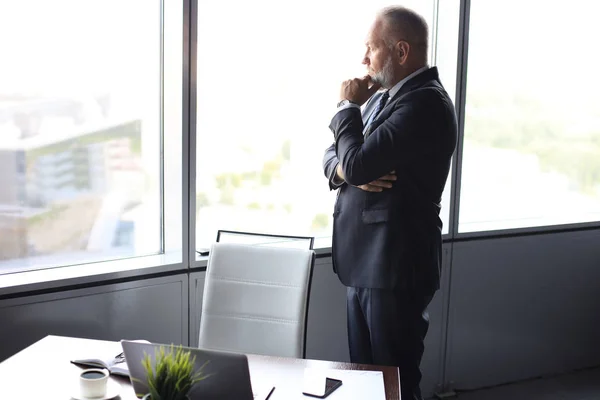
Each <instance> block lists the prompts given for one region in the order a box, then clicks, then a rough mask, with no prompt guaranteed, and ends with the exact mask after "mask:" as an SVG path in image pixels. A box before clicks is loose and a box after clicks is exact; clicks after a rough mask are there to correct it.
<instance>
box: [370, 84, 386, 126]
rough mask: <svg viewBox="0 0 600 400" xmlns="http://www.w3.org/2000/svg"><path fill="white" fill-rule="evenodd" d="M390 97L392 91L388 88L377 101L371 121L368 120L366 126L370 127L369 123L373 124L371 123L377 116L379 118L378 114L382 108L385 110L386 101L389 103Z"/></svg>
mask: <svg viewBox="0 0 600 400" xmlns="http://www.w3.org/2000/svg"><path fill="white" fill-rule="evenodd" d="M389 98H390V93H389V91H388V90H386V91H385V92H383V94H382V95H381V97H380V98H379V102H378V103H377V106H376V107H375V109H374V110H373V113H371V116H370V117H369V121H368V122H367V125H366V127H365V128H368V127H369V125H371V123H372V122H373V121H374V120H375V118H377V116H378V115H379V113H380V112H381V110H383V107H384V106H385V103H387V101H388V99H389Z"/></svg>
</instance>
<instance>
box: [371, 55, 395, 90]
mask: <svg viewBox="0 0 600 400" xmlns="http://www.w3.org/2000/svg"><path fill="white" fill-rule="evenodd" d="M393 79H394V67H393V65H392V56H391V55H390V56H389V57H388V58H387V60H385V63H384V64H383V68H382V69H381V71H379V72H377V73H375V74H374V75H373V76H372V77H371V80H372V81H373V82H375V83H378V84H380V85H381V87H382V88H384V89H390V88H391V86H392V81H393Z"/></svg>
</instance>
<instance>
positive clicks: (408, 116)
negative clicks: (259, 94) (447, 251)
mask: <svg viewBox="0 0 600 400" xmlns="http://www.w3.org/2000/svg"><path fill="white" fill-rule="evenodd" d="M428 37H429V34H428V27H427V23H426V21H425V20H424V19H423V18H422V17H421V16H419V15H418V14H416V13H415V12H413V11H411V10H409V9H406V8H403V7H391V8H387V9H384V10H383V11H381V12H380V13H379V14H378V16H377V18H376V20H375V22H374V24H373V26H372V28H371V30H370V33H369V36H368V40H367V50H366V54H365V56H364V59H363V64H365V65H366V66H367V69H368V76H366V77H364V78H357V79H352V80H349V81H346V82H344V83H343V84H342V88H341V94H340V97H341V100H342V101H340V103H339V104H338V110H337V113H336V114H335V116H334V117H333V119H332V121H331V124H330V129H331V131H332V132H333V134H334V137H335V143H334V144H333V145H332V146H331V147H330V148H329V149H327V151H326V152H325V157H324V160H323V168H324V172H325V176H326V177H327V178H328V179H329V182H330V188H331V189H338V190H339V191H338V197H337V201H336V204H335V209H334V214H333V215H334V225H333V244H332V247H333V249H332V258H333V265H334V270H335V272H336V273H337V274H338V277H339V279H340V281H341V282H342V283H343V284H344V285H345V286H347V311H348V341H349V345H350V357H351V361H352V362H357V363H364V364H379V365H393V366H398V367H399V368H400V381H401V388H402V399H403V400H413V399H418V400H421V399H422V397H421V392H420V388H419V384H420V380H421V372H420V369H419V368H420V367H419V366H420V362H421V358H422V356H423V350H424V345H423V341H424V339H425V335H426V333H427V329H428V325H429V322H428V316H427V312H426V309H427V306H428V304H429V302H430V301H431V299H432V297H433V295H434V293H435V292H436V290H437V289H439V282H440V273H441V271H440V268H441V258H442V222H441V220H440V218H439V213H440V208H441V206H440V201H441V195H442V191H443V189H444V185H445V183H446V180H447V178H448V173H449V170H450V164H451V157H452V154H453V152H454V149H455V147H456V140H457V121H456V114H455V111H454V106H453V104H452V100H451V99H450V97H449V96H448V94H447V93H446V91H445V90H444V88H443V86H442V84H441V82H440V80H439V77H438V72H437V69H436V68H435V67H433V68H429V67H428V65H427V53H428ZM367 100H368V102H367ZM365 103H367V104H366V105H365V106H364V107H363V110H362V115H361V106H363V104H365Z"/></svg>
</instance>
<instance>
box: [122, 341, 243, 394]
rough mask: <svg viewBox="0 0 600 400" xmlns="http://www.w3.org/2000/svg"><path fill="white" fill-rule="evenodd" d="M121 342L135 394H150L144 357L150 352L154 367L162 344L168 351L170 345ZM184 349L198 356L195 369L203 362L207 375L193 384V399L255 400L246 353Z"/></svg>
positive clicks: (203, 369)
mask: <svg viewBox="0 0 600 400" xmlns="http://www.w3.org/2000/svg"><path fill="white" fill-rule="evenodd" d="M121 344H122V346H123V353H124V355H125V361H126V362H127V367H128V368H129V372H130V379H131V384H132V385H133V389H134V390H135V393H136V395H137V396H138V397H142V396H143V395H145V394H146V393H148V385H147V378H146V371H145V369H144V367H143V365H142V360H143V359H144V358H145V355H146V354H147V355H149V356H150V360H151V363H152V366H153V367H154V365H155V362H156V355H157V354H158V351H159V349H160V347H161V346H162V347H164V349H165V351H166V352H169V350H170V348H171V346H170V345H163V344H155V343H139V342H131V341H126V340H123V341H121ZM175 349H177V347H175ZM183 349H184V350H186V351H189V352H190V353H191V357H195V361H194V371H195V372H197V371H199V370H200V368H201V367H202V366H203V365H204V368H202V374H203V375H204V374H206V375H208V376H207V378H206V379H203V380H201V381H200V382H198V383H196V384H195V385H194V387H193V388H192V390H191V391H190V394H189V397H190V400H195V399H202V400H213V399H239V400H253V399H254V395H253V393H252V385H251V383H250V371H249V369H248V358H247V357H246V355H244V354H235V353H227V352H220V351H212V350H203V349H196V348H191V347H183Z"/></svg>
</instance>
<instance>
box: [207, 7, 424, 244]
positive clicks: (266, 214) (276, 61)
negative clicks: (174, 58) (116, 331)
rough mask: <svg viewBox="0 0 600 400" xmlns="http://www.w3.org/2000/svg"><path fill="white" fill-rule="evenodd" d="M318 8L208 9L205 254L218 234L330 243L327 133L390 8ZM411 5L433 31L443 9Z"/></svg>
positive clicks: (331, 194)
mask: <svg viewBox="0 0 600 400" xmlns="http://www.w3.org/2000/svg"><path fill="white" fill-rule="evenodd" d="M316 5H317V3H310V2H309V3H298V4H296V5H295V6H294V7H290V6H289V4H286V3H285V2H280V1H274V0H259V1H253V2H248V1H242V0H236V1H233V2H222V1H219V0H200V1H199V2H198V80H197V83H198V98H197V105H198V109H197V183H196V185H197V186H196V191H197V192H196V196H197V197H196V227H197V229H196V238H197V240H196V243H197V246H198V247H207V245H208V244H209V243H211V242H214V241H215V238H216V233H217V230H218V229H228V230H238V231H250V232H262V233H273V234H288V235H314V236H316V237H326V236H330V235H331V229H332V221H331V220H332V217H331V216H332V212H333V202H334V200H335V192H330V191H329V189H328V186H327V182H326V180H325V178H324V176H323V172H322V165H321V162H322V157H323V152H324V150H325V148H326V147H327V146H329V145H330V144H331V143H332V142H333V136H332V134H331V131H330V130H329V129H328V125H329V122H330V121H331V118H332V116H333V115H334V113H335V107H336V103H337V102H338V94H339V85H340V84H341V82H342V80H344V79H348V78H350V77H355V76H363V75H364V74H365V69H364V66H363V65H361V60H362V57H363V54H364V49H365V47H364V41H365V38H366V35H367V30H368V28H369V25H370V24H371V22H372V21H373V18H374V15H375V13H376V12H377V11H378V10H379V9H381V8H383V7H385V6H388V5H390V3H389V2H386V1H381V0H378V1H369V2H366V1H365V2H362V3H361V4H354V3H352V4H349V3H348V2H346V1H342V0H332V1H325V2H319V3H318V7H315V6H316ZM403 5H405V6H407V7H412V8H413V9H415V10H416V11H418V12H420V13H421V14H422V15H423V16H424V17H425V18H427V20H428V21H429V22H430V24H431V23H432V21H433V1H419V0H415V1H409V2H403ZM232 9H235V10H236V12H235V13H232V12H231V10H232ZM261 10H267V11H265V12H262V11H261ZM315 10H318V12H315ZM340 10H343V13H340ZM221 16H226V20H227V22H226V23H223V18H222V17H221ZM248 16H251V18H249V17H248ZM274 16H275V17H274ZM316 245H317V246H318V245H319V243H318V242H317V244H316Z"/></svg>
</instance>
